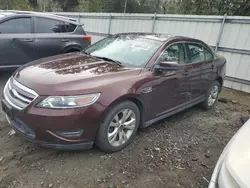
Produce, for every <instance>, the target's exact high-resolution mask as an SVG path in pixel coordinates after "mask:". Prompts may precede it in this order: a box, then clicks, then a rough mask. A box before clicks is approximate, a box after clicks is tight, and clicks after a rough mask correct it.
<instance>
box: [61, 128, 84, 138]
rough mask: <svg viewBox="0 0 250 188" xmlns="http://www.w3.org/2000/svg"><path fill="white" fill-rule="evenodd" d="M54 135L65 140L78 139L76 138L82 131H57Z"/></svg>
mask: <svg viewBox="0 0 250 188" xmlns="http://www.w3.org/2000/svg"><path fill="white" fill-rule="evenodd" d="M56 134H57V135H60V136H63V137H65V138H78V137H80V136H82V134H83V129H81V130H75V131H57V132H56Z"/></svg>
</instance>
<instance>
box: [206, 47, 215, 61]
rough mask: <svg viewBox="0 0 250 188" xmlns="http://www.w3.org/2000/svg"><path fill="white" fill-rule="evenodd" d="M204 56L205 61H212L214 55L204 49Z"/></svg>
mask: <svg viewBox="0 0 250 188" xmlns="http://www.w3.org/2000/svg"><path fill="white" fill-rule="evenodd" d="M204 54H205V60H206V61H211V60H213V59H214V55H213V54H212V53H211V52H209V51H208V50H207V49H206V48H205V49H204Z"/></svg>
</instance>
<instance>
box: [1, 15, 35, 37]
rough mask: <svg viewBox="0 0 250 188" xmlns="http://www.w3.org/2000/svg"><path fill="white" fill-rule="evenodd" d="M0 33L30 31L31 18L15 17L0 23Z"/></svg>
mask: <svg viewBox="0 0 250 188" xmlns="http://www.w3.org/2000/svg"><path fill="white" fill-rule="evenodd" d="M0 32H1V33H2V34H13V33H31V18H16V19H11V20H8V21H6V22H3V23H1V24H0Z"/></svg>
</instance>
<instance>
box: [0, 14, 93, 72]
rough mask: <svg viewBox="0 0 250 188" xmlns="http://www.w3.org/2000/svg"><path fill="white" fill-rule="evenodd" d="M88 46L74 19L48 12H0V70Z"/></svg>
mask: <svg viewBox="0 0 250 188" xmlns="http://www.w3.org/2000/svg"><path fill="white" fill-rule="evenodd" d="M90 43H91V37H90V36H88V35H86V33H85V31H84V29H83V27H82V25H81V24H79V23H78V22H77V21H76V20H75V19H72V18H67V17H62V16H57V15H54V14H48V13H36V12H27V11H0V70H2V69H16V68H17V67H19V66H21V65H24V64H25V63H28V62H30V61H33V60H36V59H40V58H44V57H48V56H53V55H58V54H63V53H68V52H76V51H81V50H83V49H85V48H86V47H87V46H88V45H90Z"/></svg>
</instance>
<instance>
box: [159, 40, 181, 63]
mask: <svg viewBox="0 0 250 188" xmlns="http://www.w3.org/2000/svg"><path fill="white" fill-rule="evenodd" d="M160 58H161V61H172V62H177V63H180V64H183V63H184V62H185V50H184V46H183V45H182V44H174V45H172V46H170V47H168V48H167V49H166V50H165V51H164V52H163V54H162V55H161V57H160Z"/></svg>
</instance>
